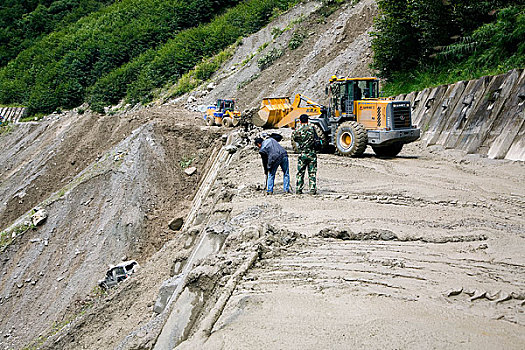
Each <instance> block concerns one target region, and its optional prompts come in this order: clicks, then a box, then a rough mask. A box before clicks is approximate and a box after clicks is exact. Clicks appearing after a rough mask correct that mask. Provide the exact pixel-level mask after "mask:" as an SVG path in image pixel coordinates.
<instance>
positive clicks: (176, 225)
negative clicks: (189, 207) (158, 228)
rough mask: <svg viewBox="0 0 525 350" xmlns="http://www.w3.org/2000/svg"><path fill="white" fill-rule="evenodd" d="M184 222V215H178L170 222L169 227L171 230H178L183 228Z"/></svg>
mask: <svg viewBox="0 0 525 350" xmlns="http://www.w3.org/2000/svg"><path fill="white" fill-rule="evenodd" d="M183 224H184V219H183V218H182V217H180V216H179V217H176V218H174V219H172V220H171V221H170V223H169V224H168V227H169V228H170V230H173V231H178V230H180V229H181V227H182V225H183Z"/></svg>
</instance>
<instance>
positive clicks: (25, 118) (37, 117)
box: [20, 113, 46, 122]
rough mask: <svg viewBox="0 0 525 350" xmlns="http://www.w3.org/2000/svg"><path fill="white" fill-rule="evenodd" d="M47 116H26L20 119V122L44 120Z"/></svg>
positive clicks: (38, 114)
mask: <svg viewBox="0 0 525 350" xmlns="http://www.w3.org/2000/svg"><path fill="white" fill-rule="evenodd" d="M45 116H46V114H45V113H36V114H33V115H26V116H25V117H22V118H20V121H21V122H34V121H39V120H41V119H42V118H44V117H45Z"/></svg>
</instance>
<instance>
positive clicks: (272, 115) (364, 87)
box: [254, 76, 420, 157]
mask: <svg viewBox="0 0 525 350" xmlns="http://www.w3.org/2000/svg"><path fill="white" fill-rule="evenodd" d="M326 94H327V96H328V101H329V105H328V107H325V106H323V105H321V104H319V103H316V102H314V101H312V100H310V99H308V98H306V97H304V96H302V95H296V97H295V99H294V102H293V103H291V104H290V103H289V99H288V98H286V97H279V98H266V99H263V102H262V104H261V108H260V110H259V112H258V118H257V117H256V118H254V124H256V125H258V124H262V122H263V121H264V122H265V123H264V124H263V125H258V126H265V127H283V126H290V127H294V126H295V123H296V122H297V119H298V117H299V116H300V115H301V114H308V115H309V116H310V123H311V124H312V125H313V126H314V128H315V130H316V133H317V135H318V136H319V138H320V139H321V141H322V144H323V146H324V149H325V151H326V150H330V149H334V148H335V151H336V152H337V153H338V154H340V155H343V156H354V157H357V156H361V155H362V154H363V153H364V151H365V149H366V146H367V145H370V146H372V149H373V150H374V152H375V153H376V154H377V155H378V156H383V157H394V156H396V155H397V154H399V152H401V149H402V148H403V145H404V144H407V143H410V142H413V141H416V140H417V139H418V138H419V136H420V129H418V128H416V127H415V126H413V125H412V119H411V108H410V102H409V101H394V100H391V99H386V98H380V97H379V80H378V79H377V78H373V77H366V78H347V77H344V78H339V77H336V76H332V77H331V78H330V81H329V83H328V86H327V87H326ZM301 102H305V106H303V107H301V106H300V104H301ZM256 119H258V120H257V121H256ZM292 146H293V144H292Z"/></svg>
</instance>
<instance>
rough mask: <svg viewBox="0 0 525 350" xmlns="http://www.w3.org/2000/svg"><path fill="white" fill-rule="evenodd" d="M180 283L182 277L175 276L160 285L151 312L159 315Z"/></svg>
mask: <svg viewBox="0 0 525 350" xmlns="http://www.w3.org/2000/svg"><path fill="white" fill-rule="evenodd" d="M181 282H182V275H177V276H175V277H172V278H169V279H167V280H165V281H164V282H163V283H162V286H161V287H160V290H159V296H158V297H157V301H156V302H155V306H153V311H154V312H156V313H157V314H160V313H161V312H162V311H164V309H165V308H166V305H167V304H168V301H169V300H170V298H171V296H172V295H173V292H174V291H175V289H176V288H177V286H178V285H179V284H180V283H181Z"/></svg>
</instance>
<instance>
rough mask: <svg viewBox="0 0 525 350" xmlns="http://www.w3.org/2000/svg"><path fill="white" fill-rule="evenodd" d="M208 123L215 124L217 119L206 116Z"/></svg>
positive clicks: (209, 124)
mask: <svg viewBox="0 0 525 350" xmlns="http://www.w3.org/2000/svg"><path fill="white" fill-rule="evenodd" d="M206 125H208V126H214V125H215V120H214V118H213V117H208V118H206Z"/></svg>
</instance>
